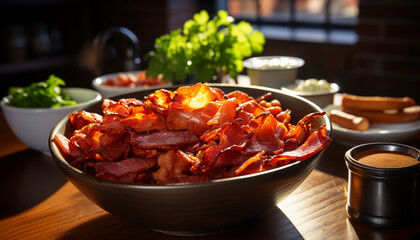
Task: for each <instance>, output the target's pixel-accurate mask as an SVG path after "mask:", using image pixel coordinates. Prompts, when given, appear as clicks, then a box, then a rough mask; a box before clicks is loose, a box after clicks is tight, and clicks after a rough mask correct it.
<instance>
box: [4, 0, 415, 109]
mask: <svg viewBox="0 0 420 240" xmlns="http://www.w3.org/2000/svg"><path fill="white" fill-rule="evenodd" d="M201 9H206V10H207V11H209V13H210V15H211V16H212V15H213V14H214V12H215V9H214V3H213V1H199V0H185V1H182V0H172V1H169V0H154V1H137V0H120V1H115V0H114V1H113V0H104V1H99V0H87V1H82V0H56V1H52V0H38V1H29V0H26V1H19V0H6V1H1V2H0V20H1V21H0V23H1V25H0V27H1V28H0V31H1V32H0V36H1V41H2V48H1V52H0V53H1V54H0V84H1V92H0V93H1V95H2V96H4V95H6V94H7V89H8V87H10V86H24V85H27V84H29V83H31V82H37V81H43V80H45V79H46V78H47V77H48V76H49V75H50V74H56V75H57V76H59V77H61V78H63V79H64V80H65V81H66V82H67V86H78V87H88V88H91V81H92V79H93V78H94V77H96V76H98V75H99V74H102V73H105V72H112V71H120V70H124V66H122V65H121V64H120V63H114V64H109V65H108V67H102V68H101V69H100V70H99V71H97V69H96V70H95V69H93V68H92V67H89V63H90V64H92V60H89V59H88V58H86V56H87V55H86V54H87V53H89V51H88V50H89V46H90V44H91V43H92V41H93V39H94V38H95V36H97V35H98V34H100V33H101V32H103V31H104V30H106V29H108V28H109V27H112V26H123V27H126V28H128V29H130V30H131V31H133V32H134V33H135V34H136V35H137V37H138V38H139V42H140V47H141V48H140V51H139V52H138V54H139V56H140V57H141V58H143V56H144V55H145V54H146V53H147V52H149V51H150V50H152V49H153V44H154V41H155V39H156V38H157V37H159V36H161V35H163V34H165V33H168V32H169V31H170V30H173V29H175V28H179V27H181V26H182V24H183V23H184V22H185V20H187V19H190V18H191V17H192V16H193V14H194V13H196V12H198V11H199V10H201ZM359 9H360V15H359V23H358V24H357V26H356V32H357V34H358V35H359V38H358V41H357V42H356V43H355V44H353V45H352V44H350V45H349V44H334V43H328V42H316V43H314V42H307V41H305V42H303V41H295V40H284V39H270V38H268V39H267V43H266V45H265V48H264V52H263V53H261V55H289V56H296V57H301V58H303V59H304V60H305V62H306V64H305V65H304V67H303V68H301V69H300V71H299V78H301V79H306V78H312V77H314V78H319V79H321V78H323V79H327V80H328V81H331V82H336V83H338V84H339V85H340V86H341V87H342V89H341V92H349V93H353V94H360V95H383V96H396V97H402V96H410V97H413V98H415V99H416V100H417V102H420V98H419V96H420V94H419V89H420V88H419V87H420V14H418V13H419V12H420V3H419V2H418V1H398V0H388V1H379V0H360V4H359ZM39 23H42V24H43V25H42V26H44V27H46V29H47V30H48V31H50V32H51V31H52V29H55V30H57V31H58V32H59V37H60V39H61V40H60V41H59V43H61V47H60V48H58V50H56V51H50V52H49V53H48V54H44V55H43V54H39V53H36V52H35V51H34V50H33V49H31V47H30V43H31V41H32V40H31V39H33V35H34V34H35V33H34V32H36V30H39V27H38V26H39ZM16 25H18V26H23V28H24V33H25V37H26V41H27V42H26V48H25V49H24V50H25V54H23V55H18V54H17V53H18V52H17V51H15V50H13V48H12V47H10V45H8V43H9V42H10V40H11V39H13V38H16V30H10V29H16V28H13V27H14V26H16ZM14 31H15V32H14ZM50 40H52V39H50ZM115 41H119V40H115ZM121 41H122V44H125V43H124V40H121ZM111 43H112V41H111ZM20 50H22V49H20ZM114 50H115V51H116V52H118V49H114ZM116 52H114V54H116V56H118V53H116ZM104 58H105V57H104ZM120 62H121V61H120ZM87 63H88V64H87ZM144 64H145V62H144V61H142V63H141V64H140V65H138V68H140V69H141V68H144V67H145V66H144ZM244 74H245V72H244Z"/></svg>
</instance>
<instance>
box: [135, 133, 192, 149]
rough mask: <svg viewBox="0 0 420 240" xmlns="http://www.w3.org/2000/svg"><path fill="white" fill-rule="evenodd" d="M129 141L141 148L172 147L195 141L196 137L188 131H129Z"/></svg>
mask: <svg viewBox="0 0 420 240" xmlns="http://www.w3.org/2000/svg"><path fill="white" fill-rule="evenodd" d="M130 142H131V143H132V144H133V145H134V146H135V147H138V148H141V149H174V148H179V147H181V146H186V145H191V144H194V143H197V142H198V137H197V136H196V135H195V134H194V133H192V132H190V131H177V132H173V131H158V132H151V133H131V137H130Z"/></svg>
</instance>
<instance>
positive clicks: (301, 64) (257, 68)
mask: <svg viewBox="0 0 420 240" xmlns="http://www.w3.org/2000/svg"><path fill="white" fill-rule="evenodd" d="M270 58H290V59H294V60H297V61H298V62H299V64H298V65H296V66H292V67H290V68H278V67H263V68H261V67H254V66H252V65H251V61H252V60H253V59H270ZM303 65H305V60H303V59H302V58H299V57H292V56H281V55H279V56H259V57H251V58H247V59H245V60H244V61H243V66H244V67H246V68H248V69H253V70H263V71H264V70H265V71H266V70H274V71H287V70H291V69H296V68H300V67H302V66H303Z"/></svg>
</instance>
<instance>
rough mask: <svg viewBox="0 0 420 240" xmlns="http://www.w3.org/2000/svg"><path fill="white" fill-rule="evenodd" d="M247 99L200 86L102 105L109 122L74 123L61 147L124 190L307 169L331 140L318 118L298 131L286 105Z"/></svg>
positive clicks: (87, 117) (93, 118) (82, 119)
mask: <svg viewBox="0 0 420 240" xmlns="http://www.w3.org/2000/svg"><path fill="white" fill-rule="evenodd" d="M271 97H272V94H271V93H268V94H265V95H263V96H260V97H258V98H256V99H254V98H253V97H251V96H249V95H248V94H246V93H244V92H241V91H233V92H230V93H228V94H225V93H224V92H223V91H221V90H220V89H217V88H211V87H209V86H208V85H207V84H201V83H198V84H196V85H194V86H185V87H180V88H178V89H177V90H176V91H168V90H164V89H161V90H157V91H155V92H154V93H152V94H149V95H148V96H146V97H144V99H143V100H138V99H134V98H127V99H120V100H118V101H113V100H109V99H106V100H104V102H103V104H102V113H103V116H102V115H99V114H96V113H89V112H86V111H81V112H79V113H74V114H71V115H70V116H69V123H68V125H69V126H70V127H69V128H68V129H71V131H70V130H69V131H66V134H68V135H66V136H68V137H66V136H65V135H62V134H57V135H56V136H54V138H53V142H54V144H55V145H56V146H57V147H58V148H59V149H60V151H61V152H62V154H63V155H64V156H65V157H66V159H68V161H69V162H70V164H71V165H73V166H75V167H76V168H78V169H80V170H82V171H84V172H86V173H88V174H91V175H93V176H96V177H98V178H101V179H106V180H111V181H118V182H124V183H157V184H172V183H185V182H203V181H209V180H213V179H220V178H226V177H233V176H238V175H244V174H250V173H255V172H261V171H265V170H267V169H272V168H275V167H278V166H283V165H286V164H289V163H291V162H295V161H303V160H305V159H308V158H310V157H311V156H313V155H314V154H316V153H318V152H319V151H321V150H322V149H324V148H325V147H326V146H327V145H328V144H329V143H330V142H331V139H330V138H328V136H326V127H325V126H322V127H320V128H319V129H313V128H312V127H311V126H312V121H313V120H314V119H316V118H317V117H320V116H322V115H324V114H325V113H311V114H308V115H307V116H305V117H303V118H302V119H300V121H299V122H298V123H297V124H296V125H293V124H292V123H291V122H290V121H291V114H292V112H291V111H290V110H285V111H283V109H282V107H281V103H280V102H278V101H276V100H273V101H271V102H269V103H267V101H266V100H268V99H269V98H271Z"/></svg>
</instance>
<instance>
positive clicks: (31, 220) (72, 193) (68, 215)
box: [0, 114, 420, 240]
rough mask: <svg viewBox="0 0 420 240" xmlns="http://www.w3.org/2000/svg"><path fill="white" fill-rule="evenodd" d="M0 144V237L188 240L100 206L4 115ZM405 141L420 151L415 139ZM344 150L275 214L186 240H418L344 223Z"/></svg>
mask: <svg viewBox="0 0 420 240" xmlns="http://www.w3.org/2000/svg"><path fill="white" fill-rule="evenodd" d="M35 125H36V123H34V127H35ZM0 143H1V145H0V193H1V197H0V239H185V238H186V237H179V236H170V235H165V234H162V233H159V232H155V231H153V230H150V229H147V228H145V227H143V226H137V225H134V224H133V223H128V222H126V221H125V220H122V219H120V218H118V217H115V216H113V215H110V214H109V213H107V212H105V211H104V210H102V209H101V208H99V207H97V206H96V205H95V204H93V203H92V202H90V201H89V200H88V199H87V198H86V197H85V196H84V195H82V194H81V193H80V192H79V191H78V190H77V189H76V188H75V187H74V186H73V185H72V184H71V183H70V182H68V181H67V180H66V178H65V177H64V175H62V174H61V172H60V171H59V169H58V168H57V166H56V165H55V163H54V162H53V160H52V158H51V157H50V156H46V155H43V154H41V153H39V152H36V151H34V150H30V149H28V148H27V147H26V146H25V145H24V144H23V143H21V142H20V141H19V140H18V139H17V138H16V137H15V136H14V135H13V133H12V132H11V131H10V129H9V128H8V127H7V124H6V123H5V120H4V118H3V115H2V114H0ZM407 144H410V145H412V146H420V139H413V140H410V141H409V142H408V143H407ZM347 149H348V147H346V146H343V145H340V144H338V143H336V142H333V143H332V144H331V145H330V146H329V147H328V149H327V150H326V152H325V155H324V157H323V159H322V160H321V162H320V164H319V165H318V166H317V168H316V169H315V170H314V171H313V172H312V173H311V174H310V175H309V177H308V178H307V179H306V180H305V181H304V182H303V183H302V185H301V186H300V187H299V188H298V189H296V190H295V191H294V192H293V193H292V194H291V195H290V196H289V197H287V198H286V199H285V200H283V201H282V202H281V203H280V204H279V205H278V206H277V207H274V208H273V210H272V211H269V212H268V213H266V214H264V215H262V216H259V217H257V218H255V219H253V220H252V221H250V222H249V223H248V224H246V225H241V226H238V227H237V228H235V229H232V230H229V231H226V232H223V233H219V234H214V235H208V236H200V237H197V236H195V237H191V238H190V239H317V240H318V239H417V238H420V223H419V224H416V225H413V226H409V227H406V228H400V229H380V228H373V227H369V226H365V225H362V224H360V223H358V222H353V221H350V220H349V219H348V218H347V215H346V202H347V199H346V192H347V168H346V166H345V163H344V159H343V156H344V153H345V151H346V150H347ZM188 239H189V238H188Z"/></svg>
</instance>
